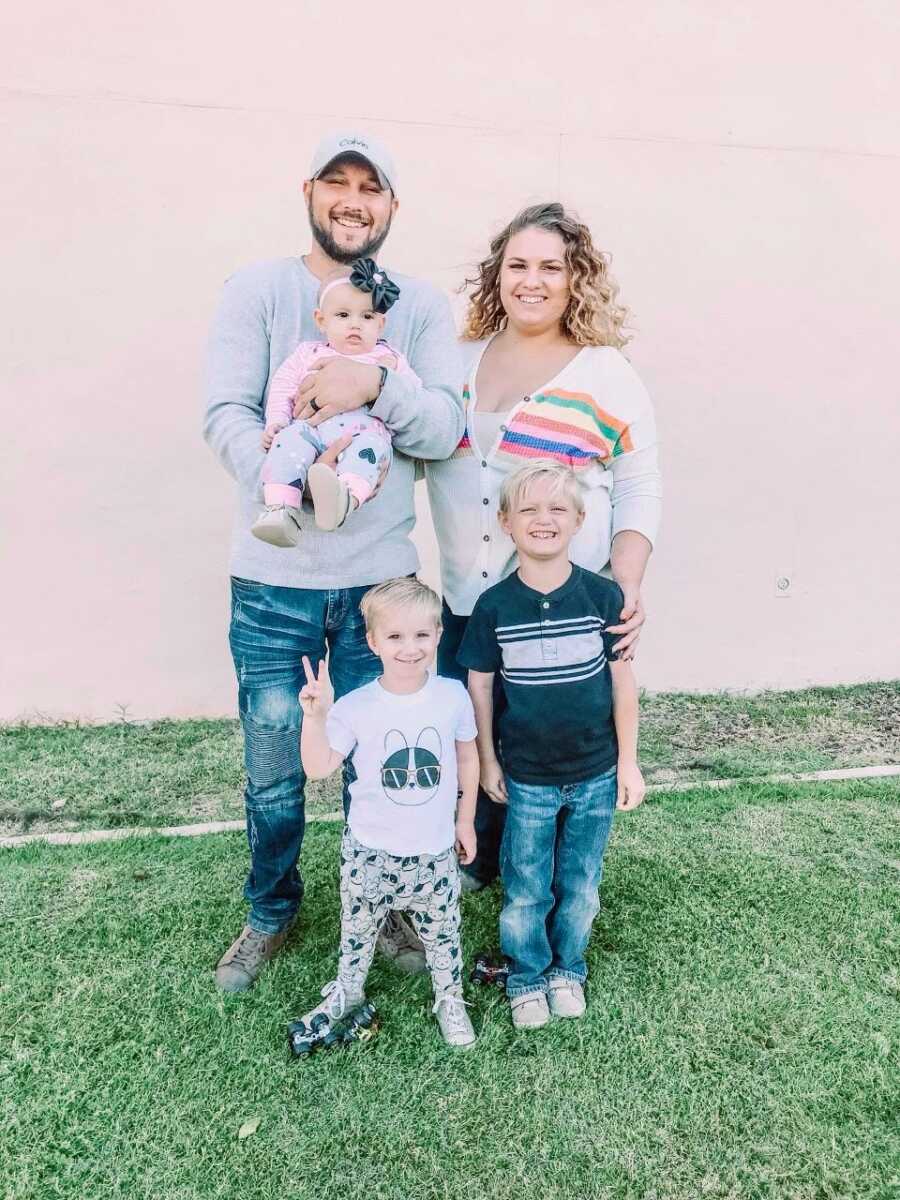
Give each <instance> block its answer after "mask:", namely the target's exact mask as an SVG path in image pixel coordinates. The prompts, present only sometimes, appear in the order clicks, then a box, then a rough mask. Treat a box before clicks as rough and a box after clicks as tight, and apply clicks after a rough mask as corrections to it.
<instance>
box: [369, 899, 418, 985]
mask: <svg viewBox="0 0 900 1200" xmlns="http://www.w3.org/2000/svg"><path fill="white" fill-rule="evenodd" d="M377 946H378V949H379V950H380V951H381V953H382V954H383V955H384V957H385V958H389V959H390V960H391V962H392V963H393V964H394V966H395V967H397V969H398V970H400V971H405V972H406V973H407V975H421V973H422V972H423V971H425V970H427V967H426V964H425V947H424V946H423V945H422V941H421V939H420V938H419V935H418V934H417V933H416V931H415V930H414V929H413V927H412V926H411V925H410V923H409V922H408V921H407V920H406V919H405V918H404V917H402V916H401V915H400V913H398V912H389V913H388V915H387V920H386V921H385V923H384V924H383V925H382V927H381V933H379V935H378V943H377Z"/></svg>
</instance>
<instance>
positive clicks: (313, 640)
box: [230, 578, 381, 933]
mask: <svg viewBox="0 0 900 1200" xmlns="http://www.w3.org/2000/svg"><path fill="white" fill-rule="evenodd" d="M366 590H367V588H366V587H356V588H339V589H334V590H330V591H319V590H315V589H312V588H286V587H275V586H273V585H271V584H266V583H254V582H252V581H250V580H247V579H235V578H232V580H231V630H230V642H231V654H232V657H233V659H234V669H235V671H236V672H237V679H238V705H239V708H240V715H241V725H242V726H243V729H244V762H245V765H246V770H247V786H246V789H245V791H244V800H245V803H246V810H247V840H248V842H249V843H250V873H249V874H248V876H247V882H246V884H245V885H244V897H245V899H246V900H247V902H248V904H249V905H250V925H251V926H252V927H253V928H254V929H257V930H259V931H260V933H278V932H279V931H280V930H282V929H285V928H286V927H287V926H288V925H290V923H291V921H292V920H293V919H294V917H295V915H296V913H297V909H298V908H299V907H300V901H301V900H302V898H303V881H302V879H301V878H300V874H299V872H298V870H297V859H298V857H299V855H300V846H301V845H302V843H303V831H304V828H305V824H306V821H305V815H304V797H303V787H304V784H305V782H306V776H305V775H304V773H303V767H302V765H301V763H300V721H301V712H300V704H299V702H298V699H297V697H298V695H299V693H300V689H301V687H302V686H303V684H304V682H305V676H304V674H303V664H302V662H301V659H302V656H303V655H304V654H305V655H307V657H308V658H309V660H310V662H311V663H312V664H313V668H315V666H316V663H317V662H318V661H319V660H320V659H322V658H324V657H325V651H326V648H327V649H328V652H329V672H330V675H331V682H332V684H333V685H334V693H335V697H336V698H339V697H340V696H343V695H345V694H346V693H347V692H349V691H352V689H353V688H357V687H361V686H362V685H363V684H365V683H369V682H370V681H371V680H372V679H376V678H377V677H378V676H379V675H380V674H381V663H380V661H379V660H378V659H377V658H376V657H375V655H374V654H373V653H372V651H371V650H370V649H369V647H368V644H367V642H366V630H365V624H364V623H363V619H362V614H361V613H360V611H359V602H360V600H361V599H362V597H363V595H364V593H365V592H366ZM350 770H352V768H351V767H350V766H349V764H345V767H344V811H345V812H346V810H347V807H348V805H349V793H348V787H349V782H350V778H352V776H350V778H348V771H350Z"/></svg>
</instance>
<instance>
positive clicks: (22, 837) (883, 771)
mask: <svg viewBox="0 0 900 1200" xmlns="http://www.w3.org/2000/svg"><path fill="white" fill-rule="evenodd" d="M894 776H900V766H882V767H847V768H844V769H841V770H835V771H802V772H799V773H797V774H793V775H792V774H786V775H748V776H746V777H745V778H743V779H695V780H679V781H677V782H674V783H651V784H649V785H648V787H647V791H648V792H693V791H698V790H702V789H717V788H729V787H737V786H738V785H740V784H748V783H755V784H760V783H840V782H841V781H842V780H846V779H889V778H892V777H894ZM306 819H307V821H342V820H343V819H344V814H343V813H340V812H329V813H311V814H310V815H309V816H308V817H307V818H306ZM244 828H245V824H244V822H243V821H206V822H204V823H203V824H201V825H168V826H164V827H162V828H159V827H154V826H150V825H148V826H146V827H138V828H134V829H83V830H81V831H80V832H77V833H22V834H17V835H16V836H15V837H0V849H3V850H15V849H16V848H17V847H19V846H30V845H32V844H33V843H35V842H43V843H44V844H45V845H48V846H87V845H93V844H94V843H95V842H121V841H125V840H126V839H127V838H137V837H202V836H204V835H205V834H207V833H240V832H242V831H243V830H244Z"/></svg>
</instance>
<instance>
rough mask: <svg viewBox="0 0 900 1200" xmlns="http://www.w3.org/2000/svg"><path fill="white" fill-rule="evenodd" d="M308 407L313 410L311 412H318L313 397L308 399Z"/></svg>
mask: <svg viewBox="0 0 900 1200" xmlns="http://www.w3.org/2000/svg"><path fill="white" fill-rule="evenodd" d="M309 407H310V408H311V409H312V410H313V412H318V411H319V406H318V404H316V398H315V396H313V397H312V398H311V399H310V402H309Z"/></svg>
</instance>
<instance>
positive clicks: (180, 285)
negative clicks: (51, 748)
mask: <svg viewBox="0 0 900 1200" xmlns="http://www.w3.org/2000/svg"><path fill="white" fill-rule="evenodd" d="M223 13H224V14H225V15H223ZM561 13H562V10H561V9H559V8H558V7H557V8H555V9H554V8H553V7H552V6H547V5H546V4H540V5H538V4H531V3H521V2H520V3H515V4H513V3H505V2H504V3H496V4H492V5H484V4H474V3H467V2H465V0H464V3H462V4H461V5H454V6H449V7H448V6H427V5H421V4H418V5H412V4H409V3H405V2H404V3H401V4H397V3H394V4H392V5H390V6H385V7H384V9H383V10H378V11H377V12H376V11H375V10H372V9H371V8H370V7H366V8H363V7H362V6H358V7H357V6H352V5H351V6H349V7H348V6H343V7H340V8H335V7H334V6H333V5H326V4H324V3H319V2H316V3H307V4H305V5H296V4H287V3H283V0H275V2H274V3H272V4H269V5H266V6H264V7H263V8H262V9H260V8H253V7H252V6H251V7H250V8H247V7H246V6H245V7H244V8H242V9H241V14H242V15H241V16H240V18H235V17H233V16H230V15H228V6H224V8H223V6H221V5H214V4H213V3H211V0H196V2H194V3H188V4H181V3H179V4H175V3H174V2H173V0H163V2H161V3H159V4H156V5H152V6H142V7H139V6H120V7H118V8H115V7H113V8H109V7H108V6H107V7H106V8H105V9H104V10H103V11H102V12H101V11H100V10H96V11H94V10H92V9H91V8H90V6H88V7H85V6H74V5H59V4H56V3H53V4H51V3H49V0H36V2H33V3H32V4H31V5H30V6H29V8H28V10H27V15H25V13H24V10H22V9H21V7H20V8H19V11H17V12H16V13H15V15H14V17H13V16H12V15H11V16H10V17H8V18H6V19H5V20H6V21H7V23H8V28H6V29H5V30H0V46H2V47H3V49H2V51H0V53H2V56H3V59H4V70H3V80H4V85H5V86H4V88H3V91H2V93H0V105H2V107H0V114H2V130H3V133H2V136H3V142H4V149H3V158H4V163H5V165H6V168H7V170H6V172H5V175H6V182H5V186H4V189H3V193H2V195H3V199H2V201H0V203H2V205H3V209H4V219H3V222H2V234H3V238H4V253H3V263H4V282H5V284H6V287H5V288H4V289H3V294H4V299H3V301H2V304H3V310H4V311H3V325H4V328H5V330H6V333H7V337H6V338H5V339H4V341H5V344H6V347H7V351H6V353H5V354H4V371H3V375H4V389H3V405H4V410H5V421H4V429H5V436H4V439H3V447H2V451H0V453H2V459H3V471H2V488H3V497H2V505H3V513H4V518H5V519H4V520H3V522H2V526H3V563H4V572H3V574H4V581H5V586H4V587H3V589H2V592H0V629H2V630H3V641H4V648H3V669H2V671H0V680H2V683H0V719H14V718H16V717H21V716H26V717H27V716H34V715H35V714H36V713H41V714H43V715H45V716H48V717H57V716H64V715H68V716H72V715H80V716H83V717H87V718H98V719H113V718H115V716H116V715H117V711H118V709H117V706H118V705H123V706H127V711H128V712H129V714H131V715H133V716H135V717H147V716H155V715H163V714H168V715H173V716H182V715H199V714H218V713H226V712H231V711H233V707H234V697H233V684H232V678H231V670H230V663H229V660H228V656H227V650H226V639H225V633H226V620H227V611H226V587H225V560H226V552H227V542H228V536H229V525H230V519H231V507H232V493H231V488H232V485H231V483H230V481H229V480H228V479H227V478H226V476H225V475H224V473H223V472H222V471H221V469H220V468H219V467H218V465H217V464H216V463H215V462H214V461H213V459H212V457H211V455H210V454H209V452H208V451H207V450H206V448H205V446H204V445H203V444H202V442H201V440H200V434H199V422H200V412H201V405H202V401H201V362H202V350H203V342H204V338H205V334H206V328H207V324H208V320H209V317H210V313H211V311H212V308H213V305H214V303H215V300H216V296H217V293H218V289H219V287H220V284H221V282H222V280H223V279H224V277H225V276H226V275H227V274H228V273H229V272H230V271H231V270H232V269H233V268H234V267H236V266H237V265H240V264H242V263H245V262H247V261H250V260H252V259H254V258H258V257H266V256H272V255H279V254H285V253H287V254H289V253H299V252H301V251H302V250H303V249H305V247H306V244H307V235H306V229H305V221H304V214H303V208H302V204H301V202H300V197H299V184H300V181H301V179H302V177H303V174H304V171H305V166H306V164H307V162H308V159H309V155H310V151H311V148H312V146H313V145H314V143H315V141H316V139H317V137H318V136H319V134H320V133H321V132H322V131H323V130H324V129H326V128H330V127H334V126H336V125H340V124H344V123H348V122H349V123H351V124H363V125H365V126H366V127H369V128H371V129H372V130H374V131H376V132H377V133H379V134H380V135H381V136H382V137H383V138H384V139H386V140H388V141H389V142H390V144H391V145H392V147H393V148H394V150H395V154H396V157H397V159H398V161H399V164H400V169H401V171H402V178H403V182H402V187H401V189H400V199H401V211H400V214H399V216H398V219H397V223H396V225H395V229H394V232H392V234H391V239H390V241H389V243H388V247H387V250H386V252H385V255H384V259H385V262H386V263H389V264H393V265H394V266H395V267H396V268H398V269H401V270H408V271H413V272H416V273H419V274H422V275H425V276H428V277H430V278H431V279H433V280H435V281H436V282H438V283H439V284H441V285H443V286H446V287H447V288H450V287H451V286H453V285H454V284H456V283H457V282H458V281H459V280H460V279H461V277H462V274H463V272H464V270H465V267H466V265H467V264H468V263H471V261H472V260H473V259H474V258H476V257H477V256H478V255H479V254H480V252H481V251H482V250H483V248H484V246H485V243H486V240H487V238H488V236H489V234H490V233H491V232H492V231H494V230H495V229H496V228H497V227H498V226H499V225H500V224H502V223H503V222H504V221H505V220H506V219H507V218H508V217H509V216H510V215H511V214H512V213H513V212H514V211H515V210H516V209H517V208H518V207H520V206H521V205H522V204H524V203H526V202H529V201H533V200H535V199H538V198H541V199H544V198H549V197H557V196H558V197H561V198H562V199H563V200H564V201H566V202H567V203H569V204H571V205H572V206H573V207H575V208H576V209H577V210H578V211H579V212H580V213H581V215H582V216H583V217H584V218H585V219H587V220H588V221H589V222H590V224H591V226H592V227H593V229H594V231H595V233H596V236H597V239H598V241H599V242H600V244H601V245H603V246H605V247H606V248H608V249H610V250H611V251H612V253H613V256H614V269H615V273H616V275H617V276H618V278H619V281H620V283H621V286H622V297H623V298H624V300H625V301H626V302H627V303H628V304H629V306H630V307H631V308H632V309H633V310H634V312H635V314H636V324H637V331H638V335H637V337H636V340H635V342H634V344H633V348H632V351H631V354H632V357H633V361H634V362H635V364H636V366H637V367H638V369H639V371H640V372H641V374H642V375H643V377H644V379H645V380H646V382H647V384H648V385H649V387H650V389H651V391H652V393H653V395H654V398H655V400H656V404H657V408H658V414H659V421H660V426H661V432H662V437H663V443H664V466H665V472H666V484H667V497H666V515H665V523H664V528H663V533H662V538H661V542H660V545H659V548H658V552H657V554H656V555H655V556H654V560H653V564H652V569H651V573H650V578H649V582H648V589H647V590H648V602H649V607H650V620H649V622H648V626H647V632H646V635H645V638H644V641H643V644H642V651H641V657H640V660H639V667H640V672H639V673H640V676H641V682H642V683H643V684H644V685H645V686H647V687H651V688H690V689H698V688H759V687H765V686H773V687H786V686H794V685H803V684H806V683H810V682H849V681H855V680H862V679H871V678H887V677H895V676H898V675H900V639H898V638H897V636H896V624H897V612H898V609H900V568H898V558H897V554H896V549H895V544H896V540H897V538H896V531H895V525H896V520H897V513H898V499H900V482H898V481H900V470H898V467H897V463H898V449H900V446H898V441H900V438H898V417H897V412H898V378H900V371H898V363H897V349H896V347H897V344H898V338H897V333H896V328H897V323H898V315H900V314H898V303H897V282H896V281H897V279H898V277H900V232H898V223H897V220H896V214H897V212H898V211H900V158H898V153H900V127H898V125H897V122H896V113H897V110H898V102H900V85H898V83H897V73H896V69H895V66H896V61H897V57H898V49H900V45H898V42H900V39H898V18H897V17H896V15H894V6H889V5H887V4H878V3H863V4H855V5H852V6H851V5H849V4H848V5H821V4H820V3H807V2H801V3H795V4H791V5H785V4H783V3H778V4H776V3H774V2H773V0H762V3H760V4H757V5H754V6H750V7H748V6H746V5H740V6H739V5H736V4H731V3H728V4H719V5H709V4H704V3H700V2H698V0H684V2H680V3H675V2H674V0H669V2H665V3H651V4H648V5H634V4H630V5H624V4H607V3H600V4H597V3H583V4H578V3H576V4H570V5H567V6H566V7H565V14H566V15H565V16H562V15H557V14H561ZM351 60H352V66H351V65H350V64H351ZM421 501H422V504H423V505H424V503H425V501H424V497H422V498H421ZM419 541H420V545H421V546H422V548H423V556H424V563H425V570H426V573H427V574H429V575H430V576H431V577H432V578H433V577H434V573H435V557H434V550H433V540H432V534H431V531H430V528H429V526H428V522H427V512H426V511H425V510H424V508H423V520H422V522H421V528H420V532H419ZM779 577H787V578H789V579H790V580H791V585H790V588H789V591H788V595H787V596H784V597H781V596H780V595H779V593H778V590H777V588H776V579H778V578H779Z"/></svg>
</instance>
